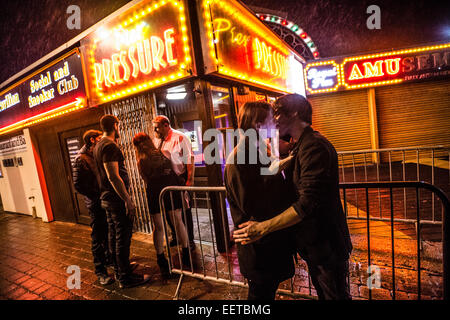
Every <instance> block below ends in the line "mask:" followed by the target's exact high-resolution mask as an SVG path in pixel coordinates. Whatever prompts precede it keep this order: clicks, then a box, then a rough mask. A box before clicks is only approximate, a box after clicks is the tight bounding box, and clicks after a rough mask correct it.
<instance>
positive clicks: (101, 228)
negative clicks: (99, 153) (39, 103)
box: [73, 130, 114, 285]
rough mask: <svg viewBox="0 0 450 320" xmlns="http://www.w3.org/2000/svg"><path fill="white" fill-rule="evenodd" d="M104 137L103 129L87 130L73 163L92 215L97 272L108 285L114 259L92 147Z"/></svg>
mask: <svg viewBox="0 0 450 320" xmlns="http://www.w3.org/2000/svg"><path fill="white" fill-rule="evenodd" d="M101 137H102V132H101V131H98V130H88V131H86V132H85V133H84V135H83V140H84V143H85V144H84V146H83V147H82V148H81V149H80V151H79V152H78V155H77V157H76V158H75V161H74V164H73V184H74V187H75V190H77V192H79V193H80V194H82V195H83V196H84V202H85V203H86V207H87V208H88V210H89V215H90V216H91V223H90V225H91V228H92V232H91V237H92V255H93V256H94V266H95V274H96V275H97V276H98V280H99V282H100V284H102V285H107V284H110V283H112V282H114V280H113V279H112V278H111V277H109V276H108V273H107V271H106V265H107V264H108V263H109V262H108V260H110V259H111V257H110V253H109V245H108V223H107V221H106V212H105V210H103V209H102V207H101V202H100V186H99V176H98V170H97V165H96V163H95V160H94V157H93V155H92V150H93V149H94V147H95V145H96V144H97V142H98V141H99V140H100V138H101Z"/></svg>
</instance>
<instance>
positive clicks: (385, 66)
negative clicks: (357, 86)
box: [346, 58, 401, 81]
mask: <svg viewBox="0 0 450 320" xmlns="http://www.w3.org/2000/svg"><path fill="white" fill-rule="evenodd" d="M400 60H401V58H388V59H379V60H375V61H363V62H355V63H353V64H352V65H351V66H350V67H349V69H348V70H350V71H349V74H348V75H347V77H346V78H347V80H349V81H355V80H363V79H374V78H377V79H378V78H381V77H384V76H395V75H397V74H398V73H399V72H400Z"/></svg>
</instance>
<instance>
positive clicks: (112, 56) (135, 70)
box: [82, 0, 194, 105]
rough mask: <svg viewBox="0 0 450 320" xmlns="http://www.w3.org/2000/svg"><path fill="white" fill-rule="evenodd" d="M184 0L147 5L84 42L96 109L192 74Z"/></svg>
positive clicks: (126, 13) (129, 12)
mask: <svg viewBox="0 0 450 320" xmlns="http://www.w3.org/2000/svg"><path fill="white" fill-rule="evenodd" d="M188 34H189V33H188V28H187V23H186V16H185V9H184V2H183V1H176V0H169V1H160V2H150V1H144V2H143V3H142V4H140V5H139V6H138V7H134V8H133V9H132V10H131V9H130V10H128V11H127V12H125V13H123V14H122V15H121V16H119V17H118V18H117V19H114V20H113V21H111V22H109V23H108V24H107V25H104V26H103V27H101V28H99V29H98V30H97V31H96V32H95V33H93V34H91V35H90V36H88V37H87V38H86V39H85V40H83V41H82V44H83V50H84V52H85V54H86V56H87V60H86V65H87V69H88V74H89V77H88V80H89V83H90V91H91V92H90V93H91V95H90V98H91V101H90V102H91V104H92V105H97V104H99V103H103V102H107V101H112V100H115V99H119V98H122V97H125V96H128V95H131V94H134V93H137V92H140V91H144V90H148V89H150V88H152V87H157V86H160V85H162V84H164V83H168V82H171V81H175V80H178V79H180V78H184V77H187V76H191V75H192V74H193V72H194V71H193V68H194V66H193V63H192V59H191V55H190V52H191V43H190V40H189V39H190V38H189V36H188Z"/></svg>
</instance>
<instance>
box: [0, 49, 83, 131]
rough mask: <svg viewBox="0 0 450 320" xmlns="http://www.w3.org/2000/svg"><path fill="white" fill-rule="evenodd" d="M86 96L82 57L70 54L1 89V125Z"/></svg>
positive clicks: (9, 123) (4, 125) (31, 116)
mask: <svg viewBox="0 0 450 320" xmlns="http://www.w3.org/2000/svg"><path fill="white" fill-rule="evenodd" d="M85 96H86V93H85V87H84V79H83V70H82V67H81V58H80V56H79V55H78V54H76V53H73V54H69V55H67V56H65V57H63V58H60V59H58V60H56V61H54V62H52V63H51V64H50V65H48V66H45V67H44V68H42V69H40V70H38V71H37V72H34V73H33V74H31V75H29V76H28V77H26V78H25V79H23V80H22V81H20V82H18V83H16V84H14V85H13V86H11V87H9V88H7V89H6V90H4V91H2V92H0V129H1V128H4V127H7V126H9V125H12V124H14V123H17V122H19V121H22V120H25V119H30V118H33V117H35V116H38V115H40V114H42V113H45V112H48V111H51V110H54V109H56V108H59V107H62V106H64V105H67V104H69V103H72V102H74V101H76V100H77V98H84V97H85Z"/></svg>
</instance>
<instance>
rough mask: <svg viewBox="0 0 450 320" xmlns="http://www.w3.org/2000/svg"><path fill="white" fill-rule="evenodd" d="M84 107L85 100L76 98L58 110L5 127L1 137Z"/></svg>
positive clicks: (0, 131) (0, 132)
mask: <svg viewBox="0 0 450 320" xmlns="http://www.w3.org/2000/svg"><path fill="white" fill-rule="evenodd" d="M84 107H85V102H84V100H83V99H82V98H76V99H75V101H72V102H70V103H67V104H65V105H63V106H61V107H58V108H56V109H53V110H50V111H47V112H44V113H41V114H38V115H36V116H33V117H30V118H28V119H24V120H21V121H19V122H16V123H14V124H11V125H9V126H6V127H3V128H1V129H0V135H1V134H5V133H8V132H11V131H14V130H18V129H20V128H23V127H26V126H30V125H33V124H36V123H39V122H42V121H45V120H49V119H52V118H56V117H58V116H60V115H63V114H67V113H69V112H72V111H76V110H79V109H81V108H84Z"/></svg>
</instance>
